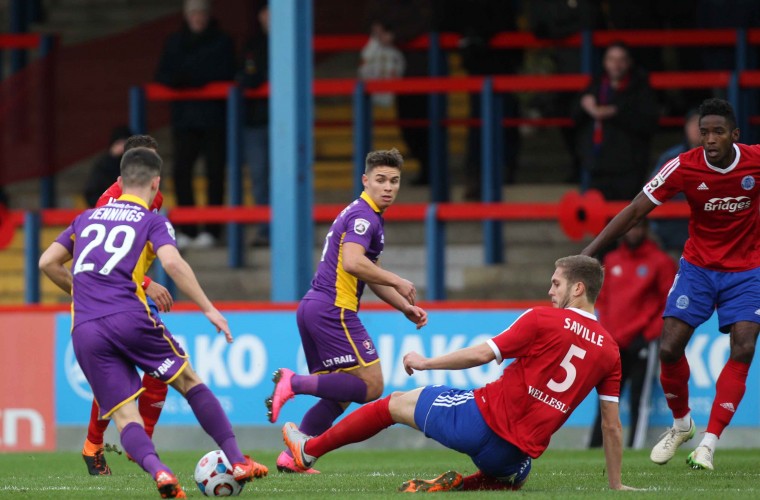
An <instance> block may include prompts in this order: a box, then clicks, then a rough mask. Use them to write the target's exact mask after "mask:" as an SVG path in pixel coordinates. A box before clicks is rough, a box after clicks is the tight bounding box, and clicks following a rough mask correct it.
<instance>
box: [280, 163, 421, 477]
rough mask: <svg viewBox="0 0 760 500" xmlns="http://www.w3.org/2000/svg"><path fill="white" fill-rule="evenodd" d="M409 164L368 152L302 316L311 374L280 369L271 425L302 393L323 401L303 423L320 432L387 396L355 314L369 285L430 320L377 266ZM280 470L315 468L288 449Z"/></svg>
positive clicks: (416, 319) (402, 282) (404, 283)
mask: <svg viewBox="0 0 760 500" xmlns="http://www.w3.org/2000/svg"><path fill="white" fill-rule="evenodd" d="M403 163H404V159H403V158H402V156H401V154H400V153H399V152H398V150H397V149H395V148H394V149H391V150H383V151H372V152H370V153H369V154H368V155H367V158H366V160H365V168H364V175H363V176H362V183H363V184H364V191H363V192H362V194H361V196H360V197H359V198H358V199H356V200H354V201H353V202H351V204H350V205H348V206H347V207H346V208H344V209H343V211H342V212H341V213H340V214H339V215H338V217H337V218H336V219H335V221H334V222H333V224H332V226H331V227H330V231H329V232H328V233H327V237H326V238H325V244H324V248H323V250H322V258H321V259H320V262H319V265H318V266H317V271H316V273H315V274H314V278H313V279H312V281H311V289H310V290H309V291H308V292H307V293H306V295H305V296H304V297H303V299H302V300H301V302H300V304H299V305H298V311H297V316H296V318H297V321H298V331H299V333H300V334H301V341H302V343H303V350H304V353H305V355H306V362H307V364H308V367H309V372H310V373H311V375H296V374H295V373H294V372H293V371H291V370H289V369H287V368H280V369H278V370H277V371H275V373H274V378H273V381H274V383H275V387H274V391H273V393H272V396H271V397H270V398H268V399H267V400H266V406H267V408H268V418H269V421H270V422H272V423H274V422H276V421H277V417H278V416H279V414H280V409H281V408H282V406H283V405H284V404H285V402H286V401H288V400H289V399H291V398H293V397H294V396H295V395H296V394H310V395H312V396H316V397H318V398H320V400H319V401H318V402H317V403H316V404H315V405H314V406H313V407H312V408H311V409H309V411H307V412H306V414H305V415H304V417H303V420H302V421H301V425H300V427H299V428H300V430H301V432H303V433H304V434H306V435H309V436H317V435H319V434H322V433H323V432H324V431H326V430H327V429H329V428H330V427H331V426H332V424H333V422H334V421H335V419H336V418H338V417H339V416H340V415H341V414H342V413H343V411H344V410H345V409H346V407H348V405H349V404H351V403H352V402H356V403H359V404H363V403H366V402H368V401H373V400H375V399H377V398H379V397H380V396H381V395H382V394H383V373H382V371H381V369H380V358H379V357H378V354H377V350H376V347H375V344H374V342H373V341H372V338H371V337H370V336H369V333H367V331H366V330H365V329H364V326H363V325H362V323H361V321H360V320H359V317H358V316H357V312H358V310H359V301H360V300H361V296H362V292H363V291H364V285H365V284H366V285H368V286H369V287H370V289H372V291H373V292H374V293H375V295H377V296H378V297H379V298H380V299H382V300H383V301H385V302H387V303H388V304H390V305H391V306H393V307H395V308H396V309H398V310H399V311H401V312H402V313H403V314H404V315H405V316H406V317H407V318H408V319H409V321H411V322H412V323H414V324H415V325H417V328H418V329H419V328H422V327H423V326H425V324H427V313H426V312H425V311H424V310H423V309H422V308H420V307H418V306H416V305H415V300H416V294H417V292H416V290H415V288H414V284H413V283H412V282H411V281H409V280H406V279H404V278H401V277H400V276H398V275H396V274H394V273H392V272H390V271H387V270H385V269H383V268H382V267H381V266H380V263H379V258H380V254H381V253H382V251H383V245H384V244H385V241H384V236H383V223H384V221H383V217H382V214H383V212H384V211H385V210H386V209H387V208H388V207H389V206H391V204H393V201H394V200H395V199H396V195H397V194H398V190H399V187H400V186H401V168H402V166H403ZM277 469H278V470H279V471H281V472H309V473H315V472H317V471H315V470H313V469H308V470H307V471H302V470H301V469H300V468H298V467H297V466H296V464H295V462H294V460H293V456H292V455H291V454H290V451H283V452H282V453H280V456H279V457H278V458H277Z"/></svg>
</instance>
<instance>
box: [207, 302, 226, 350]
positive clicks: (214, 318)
mask: <svg viewBox="0 0 760 500" xmlns="http://www.w3.org/2000/svg"><path fill="white" fill-rule="evenodd" d="M205 314H206V317H207V318H208V320H209V321H211V324H212V325H214V326H215V327H216V333H219V332H224V336H225V338H226V339H227V343H228V344H231V343H232V333H231V332H230V327H229V325H228V324H227V319H226V318H225V317H224V316H222V313H220V312H219V311H217V310H216V309H212V310H211V311H208V312H207V313H205Z"/></svg>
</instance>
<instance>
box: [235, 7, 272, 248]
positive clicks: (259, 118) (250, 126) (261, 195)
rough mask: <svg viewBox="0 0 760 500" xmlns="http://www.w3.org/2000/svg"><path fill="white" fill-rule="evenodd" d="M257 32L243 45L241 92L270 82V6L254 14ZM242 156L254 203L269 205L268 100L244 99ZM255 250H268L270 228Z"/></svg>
mask: <svg viewBox="0 0 760 500" xmlns="http://www.w3.org/2000/svg"><path fill="white" fill-rule="evenodd" d="M256 20H257V30H256V32H255V33H254V34H253V36H251V37H249V38H248V40H247V41H246V44H245V48H244V49H243V67H242V70H241V73H240V75H239V80H240V82H241V84H242V86H243V87H244V88H247V89H252V88H257V87H260V86H262V85H264V84H266V83H267V82H268V81H269V5H268V4H267V3H264V4H262V5H261V6H260V7H259V10H258V12H257V13H256ZM243 116H244V124H245V127H244V129H243V143H244V144H245V146H244V149H243V152H244V154H245V163H246V164H247V165H248V170H249V172H250V174H251V183H252V184H253V202H254V204H256V205H269V170H270V167H271V165H270V156H269V99H246V100H245V112H244V115H243ZM253 245H254V246H262V247H264V246H269V224H262V225H261V226H259V228H258V231H257V234H256V236H255V237H254V240H253Z"/></svg>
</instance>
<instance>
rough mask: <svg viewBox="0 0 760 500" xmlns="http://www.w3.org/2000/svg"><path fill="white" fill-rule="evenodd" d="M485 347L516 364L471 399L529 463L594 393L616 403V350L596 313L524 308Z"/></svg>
mask: <svg viewBox="0 0 760 500" xmlns="http://www.w3.org/2000/svg"><path fill="white" fill-rule="evenodd" d="M488 344H489V345H490V346H491V349H493V351H494V353H495V354H496V361H497V362H499V363H501V362H502V360H504V359H505V358H517V359H515V360H514V361H513V362H512V363H510V365H509V366H507V368H506V369H505V370H504V373H503V374H502V376H501V377H500V378H499V379H498V380H496V381H495V382H491V383H490V384H488V385H486V386H485V387H482V388H480V389H475V391H474V393H475V401H476V402H477V404H478V407H479V408H480V413H481V414H482V415H483V419H484V420H485V421H486V423H487V424H488V426H489V427H490V428H491V429H492V430H493V431H494V432H496V433H497V434H498V435H499V436H501V437H502V438H504V439H506V440H507V441H509V442H510V443H512V444H513V445H515V446H517V447H518V448H519V449H520V450H522V451H523V452H525V453H527V454H528V455H530V456H531V457H533V458H537V457H539V456H540V455H541V454H542V453H543V452H544V450H545V449H546V447H547V446H549V441H550V439H551V437H552V434H554V433H555V432H556V431H557V429H559V428H560V427H562V424H563V423H565V420H567V418H568V417H569V416H570V414H571V413H572V412H573V410H575V409H576V408H577V407H578V405H580V404H581V402H583V400H584V399H586V396H588V394H589V393H590V392H591V389H593V388H595V387H596V391H597V393H598V394H599V397H600V399H605V400H608V401H615V402H617V401H618V398H619V396H620V377H621V372H620V352H619V350H618V346H617V343H616V342H615V339H613V338H612V335H610V334H609V333H607V330H605V329H604V327H603V326H602V325H601V324H600V323H599V322H598V321H597V320H596V317H595V316H594V315H593V314H589V313H587V312H585V311H581V310H580V309H574V308H569V309H558V308H554V307H537V308H534V309H529V310H527V311H526V312H525V313H523V314H522V316H520V317H519V318H517V320H516V321H515V322H514V323H512V325H511V326H510V327H509V328H507V329H506V330H504V331H503V332H502V333H500V334H499V335H497V336H496V337H494V338H492V339H490V340H489V341H488Z"/></svg>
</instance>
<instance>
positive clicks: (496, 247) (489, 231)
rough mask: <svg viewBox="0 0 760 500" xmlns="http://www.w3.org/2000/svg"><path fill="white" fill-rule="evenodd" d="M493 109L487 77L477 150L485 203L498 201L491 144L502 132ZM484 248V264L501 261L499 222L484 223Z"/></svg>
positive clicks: (498, 173) (498, 177)
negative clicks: (478, 151) (479, 158)
mask: <svg viewBox="0 0 760 500" xmlns="http://www.w3.org/2000/svg"><path fill="white" fill-rule="evenodd" d="M495 108H496V99H495V97H494V92H493V80H492V79H491V78H490V77H488V78H486V79H485V80H483V90H482V92H481V94H480V111H481V129H480V140H481V144H480V148H481V158H482V159H481V161H482V162H483V163H482V175H481V179H480V183H481V184H480V186H481V191H482V193H483V202H484V203H496V202H498V201H501V184H502V183H501V177H502V176H501V165H497V164H496V161H495V160H496V158H495V156H496V155H495V147H494V144H495V143H496V140H495V137H496V134H499V133H501V132H502V130H501V123H497V120H496V117H497V115H498V113H497V112H496V111H495ZM483 246H484V248H483V251H484V253H485V261H486V264H498V263H500V262H501V261H502V260H503V257H502V248H501V247H502V235H501V222H499V221H494V220H486V221H483Z"/></svg>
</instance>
